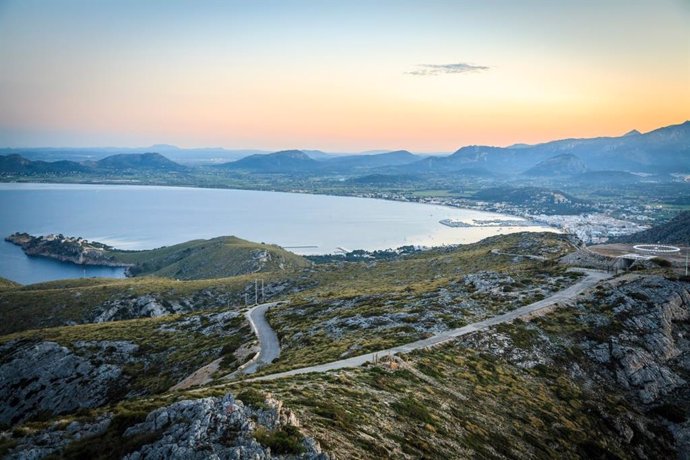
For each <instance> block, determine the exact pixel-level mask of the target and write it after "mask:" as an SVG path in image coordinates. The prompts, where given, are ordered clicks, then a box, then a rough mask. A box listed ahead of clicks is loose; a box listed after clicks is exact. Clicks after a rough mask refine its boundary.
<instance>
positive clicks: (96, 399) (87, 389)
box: [0, 341, 122, 424]
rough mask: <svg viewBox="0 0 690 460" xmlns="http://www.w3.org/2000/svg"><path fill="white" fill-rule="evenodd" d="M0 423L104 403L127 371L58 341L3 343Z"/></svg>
mask: <svg viewBox="0 0 690 460" xmlns="http://www.w3.org/2000/svg"><path fill="white" fill-rule="evenodd" d="M0 355H2V356H3V358H2V363H1V364H0V399H1V400H2V401H4V402H3V404H1V405H0V423H4V424H16V423H19V422H21V421H24V420H27V419H29V418H32V417H35V416H36V415H39V414H42V413H46V414H63V413H69V412H74V411H75V410H78V409H81V408H91V407H97V406H100V405H102V404H105V403H106V402H107V400H108V393H109V391H110V390H111V388H112V387H113V386H114V385H117V383H118V380H119V379H120V377H121V375H122V369H121V368H120V367H119V366H117V365H113V364H105V363H102V364H97V363H94V362H92V361H90V360H88V359H86V358H84V357H82V356H79V355H77V354H75V353H74V352H72V351H71V350H69V349H68V348H66V347H64V346H61V345H59V344H57V343H55V342H48V341H44V342H28V341H27V342H23V343H22V342H18V341H10V342H7V343H5V344H3V345H1V346H0Z"/></svg>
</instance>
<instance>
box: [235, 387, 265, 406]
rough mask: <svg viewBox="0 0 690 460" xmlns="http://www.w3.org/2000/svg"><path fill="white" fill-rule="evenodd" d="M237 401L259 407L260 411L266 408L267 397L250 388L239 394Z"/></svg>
mask: <svg viewBox="0 0 690 460" xmlns="http://www.w3.org/2000/svg"><path fill="white" fill-rule="evenodd" d="M237 399H239V400H240V401H242V402H243V403H245V404H247V405H250V406H253V407H257V408H259V409H263V408H266V397H265V396H264V395H263V394H262V393H261V392H260V391H258V390H255V389H254V388H248V389H246V390H244V391H241V392H240V393H238V394H237Z"/></svg>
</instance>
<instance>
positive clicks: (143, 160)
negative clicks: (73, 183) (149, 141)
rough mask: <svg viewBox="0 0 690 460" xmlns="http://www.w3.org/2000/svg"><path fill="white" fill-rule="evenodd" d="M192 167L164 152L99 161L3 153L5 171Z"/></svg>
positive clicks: (175, 169) (2, 169)
mask: <svg viewBox="0 0 690 460" xmlns="http://www.w3.org/2000/svg"><path fill="white" fill-rule="evenodd" d="M187 169H188V168H187V167H185V166H182V165H180V164H178V163H175V162H174V161H171V160H169V159H168V158H166V157H164V156H163V155H161V154H160V153H131V154H124V153H123V154H118V155H111V156H109V157H105V158H103V159H102V160H98V161H83V162H76V161H68V160H61V161H41V160H37V161H32V160H28V159H26V158H24V157H22V156H21V155H17V154H12V155H0V173H5V174H26V175H32V174H60V175H67V174H79V173H113V172H125V171H133V172H146V171H155V172H182V171H186V170H187Z"/></svg>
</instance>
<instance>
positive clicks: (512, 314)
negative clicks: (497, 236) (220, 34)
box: [244, 269, 612, 382]
mask: <svg viewBox="0 0 690 460" xmlns="http://www.w3.org/2000/svg"><path fill="white" fill-rule="evenodd" d="M577 271H579V272H582V273H585V274H586V275H587V276H585V277H584V278H583V279H581V280H580V281H578V282H577V283H575V284H573V285H572V286H570V287H568V288H565V289H563V290H562V291H558V292H556V293H555V294H553V295H552V296H550V297H547V298H546V299H543V300H540V301H538V302H534V303H531V304H529V305H525V306H524V307H520V308H518V309H516V310H512V311H509V312H508V313H504V314H502V315H498V316H494V317H491V318H488V319H485V320H483V321H479V322H477V323H472V324H468V325H467V326H464V327H461V328H457V329H451V330H448V331H444V332H440V333H438V334H436V335H434V336H432V337H429V338H428V339H423V340H418V341H416V342H411V343H408V344H405V345H400V346H397V347H393V348H389V349H386V350H380V351H378V352H375V353H367V354H366V355H360V356H353V357H352V358H347V359H341V360H338V361H333V362H330V363H325V364H319V365H316V366H309V367H303V368H300V369H293V370H290V371H286V372H279V373H277V374H270V375H262V376H259V377H252V378H249V379H246V380H244V381H245V382H254V381H259V380H275V379H280V378H283V377H290V376H292V375H299V374H308V373H310V372H326V371H331V370H336V369H345V368H352V367H359V366H361V365H362V364H364V363H366V362H370V361H373V360H374V358H376V357H383V356H386V355H389V354H390V355H397V354H398V353H409V352H411V351H414V350H419V349H422V348H427V347H432V346H435V345H439V344H442V343H445V342H449V341H451V340H453V339H455V338H456V337H460V336H462V335H465V334H469V333H471V332H475V331H481V330H482V329H487V328H488V327H490V326H494V325H496V324H500V323H508V322H510V321H513V320H515V319H517V318H520V317H524V316H530V315H533V314H534V313H535V312H538V311H539V310H544V309H545V308H548V307H551V306H552V305H554V304H556V303H562V302H567V301H570V300H572V299H573V298H574V297H575V296H577V295H578V294H580V293H581V292H584V291H586V290H587V289H589V288H591V287H592V286H594V285H595V284H596V283H598V282H599V281H602V280H605V279H608V278H610V277H611V276H612V275H611V274H609V273H606V272H601V271H598V270H588V269H577ZM259 307H262V306H261V305H260V306H259ZM266 309H268V307H266V308H264V309H263V310H261V312H265V311H266ZM259 315H260V316H261V319H262V320H263V322H264V324H265V327H266V328H268V329H270V326H268V323H266V320H265V318H264V317H263V313H259ZM271 332H272V330H271ZM273 336H274V337H275V333H273ZM275 340H276V342H275V344H276V345H275V346H276V347H279V345H278V339H277V338H276V339H275ZM271 351H273V350H271ZM262 353H263V343H262ZM279 354H280V349H278V350H277V353H276V355H275V357H277V356H278V355H279ZM275 357H274V358H272V359H275ZM252 372H253V371H252Z"/></svg>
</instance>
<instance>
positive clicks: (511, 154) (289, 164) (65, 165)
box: [0, 121, 690, 183]
mask: <svg viewBox="0 0 690 460" xmlns="http://www.w3.org/2000/svg"><path fill="white" fill-rule="evenodd" d="M154 147H155V149H156V152H155V153H153V152H140V153H131V152H130V151H127V152H118V153H117V154H114V155H109V156H106V157H105V158H102V159H99V160H92V159H84V160H82V161H69V160H61V161H55V162H47V161H44V160H41V159H33V160H32V159H30V158H28V156H31V155H35V154H37V152H36V151H34V150H31V149H28V150H27V149H0V153H9V154H8V155H4V156H3V155H0V173H5V174H7V173H10V174H11V173H19V174H54V173H64V174H68V173H80V172H93V171H118V170H131V171H134V170H146V171H153V170H156V171H160V172H173V171H184V170H185V169H186V168H187V167H186V166H182V165H180V164H179V163H177V162H175V161H172V160H171V159H169V158H168V157H166V156H163V155H162V154H161V152H163V153H166V155H168V156H173V155H181V154H180V153H179V152H180V151H181V150H180V149H178V148H177V147H175V146H170V145H165V144H161V145H156V146H154ZM115 150H117V149H111V148H106V149H102V150H100V152H101V153H102V152H105V151H108V152H111V153H115V152H114V151H115ZM121 150H127V149H121ZM130 150H132V149H130ZM38 151H39V152H43V155H47V153H46V151H50V149H38ZM77 151H78V153H79V152H81V153H83V151H80V150H78V149H77ZM85 151H88V152H93V150H88V149H87V150H85ZM20 152H21V153H22V154H21V155H20ZM184 152H186V153H187V154H188V153H189V152H195V153H196V154H199V155H201V154H202V153H201V152H203V154H204V155H207V156H208V155H216V154H225V155H230V152H236V153H237V152H245V155H243V158H239V159H234V160H233V161H225V162H222V161H220V159H219V158H216V159H215V160H213V161H207V163H211V164H212V165H213V167H214V168H217V169H218V170H226V171H242V172H250V173H267V174H274V173H284V174H298V173H301V174H314V175H319V174H323V175H328V174H342V175H351V176H357V175H370V174H378V175H380V174H390V175H402V176H409V175H425V174H426V175H433V174H459V175H466V176H487V177H488V176H492V175H499V176H500V175H511V176H517V175H522V176H525V177H569V178H572V179H573V180H577V181H579V182H592V183H596V182H600V181H602V180H604V181H605V180H607V178H609V179H614V180H619V181H621V182H635V181H639V180H640V177H642V176H641V175H640V174H642V175H644V174H668V173H690V121H686V122H684V123H682V124H679V125H672V126H668V127H665V128H659V129H656V130H654V131H651V132H648V133H645V134H642V133H640V132H638V131H635V130H633V131H630V132H629V133H627V134H625V135H624V136H620V137H597V138H592V139H564V140H557V141H552V142H547V143H543V144H537V145H524V144H516V145H512V146H510V147H491V146H478V145H473V146H467V147H463V148H461V149H459V150H457V151H456V152H455V153H453V154H451V155H447V156H427V157H424V156H421V155H415V154H413V153H410V152H408V151H406V150H398V151H394V152H382V153H371V154H360V155H333V154H329V153H326V152H322V151H319V150H283V151H279V152H274V153H265V152H258V153H252V154H249V153H250V151H229V150H223V149H192V150H185V151H184ZM53 153H54V152H53ZM237 154H238V155H239V153H237ZM604 171H606V172H605V173H604ZM631 173H636V174H631ZM379 179H380V178H379Z"/></svg>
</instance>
